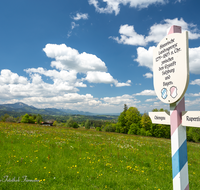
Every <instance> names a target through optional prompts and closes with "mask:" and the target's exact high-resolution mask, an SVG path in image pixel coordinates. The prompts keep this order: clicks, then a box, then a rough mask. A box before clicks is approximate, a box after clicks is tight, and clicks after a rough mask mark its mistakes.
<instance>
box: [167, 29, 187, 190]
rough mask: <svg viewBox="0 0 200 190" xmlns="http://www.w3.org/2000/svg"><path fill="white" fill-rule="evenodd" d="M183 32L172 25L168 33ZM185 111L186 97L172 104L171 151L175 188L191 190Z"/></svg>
mask: <svg viewBox="0 0 200 190" xmlns="http://www.w3.org/2000/svg"><path fill="white" fill-rule="evenodd" d="M171 33H181V27H180V26H172V27H171V28H170V31H169V33H168V34H171ZM183 111H185V98H184V97H183V98H182V99H181V100H180V101H178V102H176V103H173V104H170V123H171V153H172V177H173V190H189V177H188V159H187V135H186V127H185V126H182V112H183Z"/></svg>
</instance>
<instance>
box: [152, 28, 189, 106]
mask: <svg viewBox="0 0 200 190" xmlns="http://www.w3.org/2000/svg"><path fill="white" fill-rule="evenodd" d="M188 57H189V56H188V32H184V33H173V34H170V35H167V36H166V37H165V38H163V39H162V40H161V41H160V43H159V44H158V46H157V47H156V48H155V49H154V53H153V75H154V76H153V78H154V89H155V92H156V95H157V96H158V98H159V99H160V100H161V101H162V102H164V103H168V104H172V103H175V102H177V101H178V100H180V99H181V98H182V97H183V96H184V94H185V92H186V90H187V87H188V83H189V58H188Z"/></svg>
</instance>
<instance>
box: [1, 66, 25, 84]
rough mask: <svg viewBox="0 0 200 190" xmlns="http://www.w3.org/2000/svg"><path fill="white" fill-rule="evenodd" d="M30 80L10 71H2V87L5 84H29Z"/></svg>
mask: <svg viewBox="0 0 200 190" xmlns="http://www.w3.org/2000/svg"><path fill="white" fill-rule="evenodd" d="M27 83H28V79H27V78H26V77H23V76H19V75H18V74H17V73H12V72H11V71H10V70H8V69H3V70H1V75H0V85H5V84H27Z"/></svg>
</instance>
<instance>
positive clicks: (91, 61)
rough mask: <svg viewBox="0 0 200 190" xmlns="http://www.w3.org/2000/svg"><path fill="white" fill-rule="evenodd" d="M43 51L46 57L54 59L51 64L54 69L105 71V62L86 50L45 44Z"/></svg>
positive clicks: (82, 71) (83, 71) (81, 71)
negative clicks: (81, 51) (80, 51)
mask: <svg viewBox="0 0 200 190" xmlns="http://www.w3.org/2000/svg"><path fill="white" fill-rule="evenodd" d="M43 51H44V52H45V53H46V55H47V57H50V58H52V59H55V61H52V62H51V66H52V67H55V68H56V69H60V70H62V69H65V70H74V71H76V72H80V73H85V72H87V71H107V67H106V65H105V63H104V62H103V61H102V60H101V59H100V58H98V57H97V56H96V55H93V54H88V53H86V52H83V53H79V52H78V51H77V50H76V49H73V48H71V47H67V46H66V45H65V44H61V45H57V44H47V45H46V46H45V48H44V49H43Z"/></svg>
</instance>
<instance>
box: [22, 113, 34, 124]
mask: <svg viewBox="0 0 200 190" xmlns="http://www.w3.org/2000/svg"><path fill="white" fill-rule="evenodd" d="M21 123H35V120H34V119H33V118H32V116H29V115H28V114H27V113H26V114H25V115H24V116H23V117H22V119H21Z"/></svg>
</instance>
